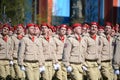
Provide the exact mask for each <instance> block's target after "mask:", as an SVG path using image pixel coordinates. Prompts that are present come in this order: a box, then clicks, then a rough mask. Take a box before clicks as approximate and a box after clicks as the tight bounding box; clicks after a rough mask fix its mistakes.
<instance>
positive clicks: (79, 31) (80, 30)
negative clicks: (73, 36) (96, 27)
mask: <svg viewBox="0 0 120 80" xmlns="http://www.w3.org/2000/svg"><path fill="white" fill-rule="evenodd" d="M74 32H75V33H77V34H81V32H82V28H81V27H76V28H74Z"/></svg>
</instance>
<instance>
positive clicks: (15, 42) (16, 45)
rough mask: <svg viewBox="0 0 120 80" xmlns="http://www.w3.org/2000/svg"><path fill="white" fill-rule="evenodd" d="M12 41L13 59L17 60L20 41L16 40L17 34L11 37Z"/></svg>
mask: <svg viewBox="0 0 120 80" xmlns="http://www.w3.org/2000/svg"><path fill="white" fill-rule="evenodd" d="M11 38H12V40H13V58H15V59H17V58H18V49H19V44H20V41H21V39H18V38H17V34H14V35H13V36H12V37H11Z"/></svg>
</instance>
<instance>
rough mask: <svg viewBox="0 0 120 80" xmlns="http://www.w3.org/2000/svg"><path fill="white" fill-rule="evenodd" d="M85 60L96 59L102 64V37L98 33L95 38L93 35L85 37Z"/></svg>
mask: <svg viewBox="0 0 120 80" xmlns="http://www.w3.org/2000/svg"><path fill="white" fill-rule="evenodd" d="M83 46H84V56H85V60H96V61H97V62H98V63H99V64H100V61H101V59H100V51H101V39H100V37H99V36H98V35H96V38H95V40H94V39H93V38H91V36H86V37H84V45H83Z"/></svg>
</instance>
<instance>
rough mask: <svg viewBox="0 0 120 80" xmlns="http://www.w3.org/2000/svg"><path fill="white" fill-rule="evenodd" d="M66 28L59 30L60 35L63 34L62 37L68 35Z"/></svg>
mask: <svg viewBox="0 0 120 80" xmlns="http://www.w3.org/2000/svg"><path fill="white" fill-rule="evenodd" d="M66 30H67V29H66V28H64V27H61V28H60V30H59V33H60V34H61V35H65V34H66Z"/></svg>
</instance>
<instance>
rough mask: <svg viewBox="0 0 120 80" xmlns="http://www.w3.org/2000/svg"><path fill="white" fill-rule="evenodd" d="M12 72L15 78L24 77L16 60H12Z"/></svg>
mask: <svg viewBox="0 0 120 80" xmlns="http://www.w3.org/2000/svg"><path fill="white" fill-rule="evenodd" d="M13 67H14V72H13V75H14V76H16V78H21V79H23V78H24V79H25V72H24V71H22V70H20V66H19V65H18V63H17V60H14V66H13Z"/></svg>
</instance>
